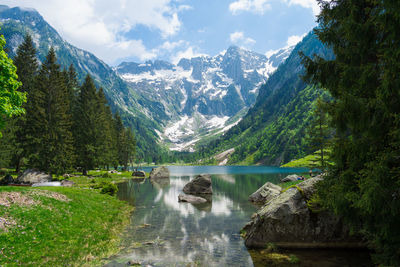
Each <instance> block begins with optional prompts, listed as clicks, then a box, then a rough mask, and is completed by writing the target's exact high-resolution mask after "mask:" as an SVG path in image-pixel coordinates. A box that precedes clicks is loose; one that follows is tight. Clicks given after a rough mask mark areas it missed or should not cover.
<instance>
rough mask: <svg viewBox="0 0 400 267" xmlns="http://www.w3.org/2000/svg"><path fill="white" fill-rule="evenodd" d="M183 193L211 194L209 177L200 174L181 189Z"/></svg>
mask: <svg viewBox="0 0 400 267" xmlns="http://www.w3.org/2000/svg"><path fill="white" fill-rule="evenodd" d="M183 192H184V193H186V194H189V195H201V194H212V184H211V176H210V175H209V174H200V175H197V176H196V178H194V179H193V180H191V181H190V182H189V183H187V184H186V185H185V186H184V187H183Z"/></svg>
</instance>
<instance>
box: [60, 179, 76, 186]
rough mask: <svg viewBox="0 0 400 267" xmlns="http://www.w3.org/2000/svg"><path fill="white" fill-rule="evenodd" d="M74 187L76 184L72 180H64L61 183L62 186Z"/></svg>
mask: <svg viewBox="0 0 400 267" xmlns="http://www.w3.org/2000/svg"><path fill="white" fill-rule="evenodd" d="M74 185H75V182H73V181H70V180H62V181H61V186H65V187H72V186H74Z"/></svg>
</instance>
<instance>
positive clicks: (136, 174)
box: [132, 171, 146, 178]
mask: <svg viewBox="0 0 400 267" xmlns="http://www.w3.org/2000/svg"><path fill="white" fill-rule="evenodd" d="M132 177H141V178H142V177H146V173H145V172H144V171H134V172H132Z"/></svg>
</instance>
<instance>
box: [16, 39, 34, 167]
mask: <svg viewBox="0 0 400 267" xmlns="http://www.w3.org/2000/svg"><path fill="white" fill-rule="evenodd" d="M14 63H15V66H16V67H17V74H18V80H19V81H20V82H21V83H22V86H21V87H20V91H21V92H26V93H27V100H28V102H29V98H30V92H31V91H32V87H33V86H34V83H35V82H34V81H35V77H36V75H37V72H38V61H37V58H36V48H35V46H34V44H33V41H32V37H31V36H30V35H26V36H25V39H24V41H23V42H22V44H21V45H20V46H18V48H17V53H16V56H15V58H14ZM23 107H24V106H23ZM25 123H26V120H25V116H19V117H16V118H15V119H14V121H13V122H12V125H13V126H14V127H15V129H14V136H13V138H14V140H13V144H14V149H13V150H12V151H11V153H12V161H13V165H14V166H15V169H16V171H17V173H19V171H20V166H21V160H22V158H23V157H24V156H25V153H24V149H23V144H24V142H25V141H26V140H25V136H26V132H25V131H26V128H25Z"/></svg>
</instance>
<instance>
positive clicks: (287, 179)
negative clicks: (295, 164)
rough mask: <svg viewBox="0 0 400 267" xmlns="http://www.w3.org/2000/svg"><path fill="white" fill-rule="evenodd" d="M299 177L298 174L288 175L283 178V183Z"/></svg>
mask: <svg viewBox="0 0 400 267" xmlns="http://www.w3.org/2000/svg"><path fill="white" fill-rule="evenodd" d="M297 177H299V176H298V175H297V174H291V175H288V176H286V177H285V178H282V179H281V183H286V182H293V181H297Z"/></svg>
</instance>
